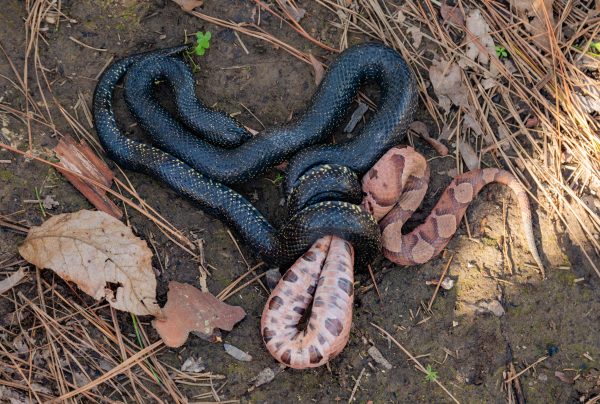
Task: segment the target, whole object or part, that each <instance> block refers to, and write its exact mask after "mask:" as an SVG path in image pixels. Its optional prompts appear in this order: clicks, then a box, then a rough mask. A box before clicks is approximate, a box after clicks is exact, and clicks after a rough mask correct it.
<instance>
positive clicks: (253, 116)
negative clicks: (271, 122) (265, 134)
mask: <svg viewBox="0 0 600 404" xmlns="http://www.w3.org/2000/svg"><path fill="white" fill-rule="evenodd" d="M240 105H241V106H242V107H244V109H245V110H246V111H248V113H249V114H250V115H252V118H254V119H256V121H257V122H258V123H260V126H262V128H263V129H264V128H265V125H264V124H263V123H262V121H261V120H260V119H258V117H257V116H256V115H254V114H253V113H252V111H250V108H248V107H247V106H245V105H244V104H242V103H241V102H240Z"/></svg>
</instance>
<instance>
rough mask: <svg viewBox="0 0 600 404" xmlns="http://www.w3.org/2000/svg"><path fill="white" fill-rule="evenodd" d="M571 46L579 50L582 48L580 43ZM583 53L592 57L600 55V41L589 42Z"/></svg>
mask: <svg viewBox="0 0 600 404" xmlns="http://www.w3.org/2000/svg"><path fill="white" fill-rule="evenodd" d="M572 47H573V48H574V49H577V50H579V51H583V50H584V49H583V46H582V45H573V46H572ZM585 53H587V54H588V55H591V56H594V57H596V56H600V41H592V42H590V46H588V48H587V50H585Z"/></svg>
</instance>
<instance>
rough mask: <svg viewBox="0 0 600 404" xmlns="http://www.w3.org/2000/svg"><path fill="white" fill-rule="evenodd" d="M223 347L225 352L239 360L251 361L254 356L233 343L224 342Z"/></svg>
mask: <svg viewBox="0 0 600 404" xmlns="http://www.w3.org/2000/svg"><path fill="white" fill-rule="evenodd" d="M223 348H224V349H225V352H227V353H228V354H229V355H231V356H233V357H234V358H235V359H237V360H239V361H242V362H250V361H251V360H252V356H250V355H249V354H247V353H246V352H244V351H242V350H241V349H239V348H237V347H234V346H233V345H231V344H223Z"/></svg>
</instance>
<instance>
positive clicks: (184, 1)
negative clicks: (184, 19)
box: [173, 0, 204, 11]
mask: <svg viewBox="0 0 600 404" xmlns="http://www.w3.org/2000/svg"><path fill="white" fill-rule="evenodd" d="M173 1H174V2H175V3H177V4H178V5H179V7H181V8H182V9H183V10H185V11H192V10H193V9H195V8H196V7H200V6H201V5H202V4H203V3H204V0H173Z"/></svg>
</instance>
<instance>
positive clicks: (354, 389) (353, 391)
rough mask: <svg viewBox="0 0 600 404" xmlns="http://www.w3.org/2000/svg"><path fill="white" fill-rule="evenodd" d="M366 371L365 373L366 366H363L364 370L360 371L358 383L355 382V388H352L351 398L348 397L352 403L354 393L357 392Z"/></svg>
mask: <svg viewBox="0 0 600 404" xmlns="http://www.w3.org/2000/svg"><path fill="white" fill-rule="evenodd" d="M364 373H365V368H362V370H361V371H360V374H359V375H358V379H356V383H354V388H353V389H352V394H351V395H350V398H349V399H348V402H349V403H351V402H352V400H354V395H355V394H356V390H358V385H359V384H360V379H362V377H363V374H364Z"/></svg>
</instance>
